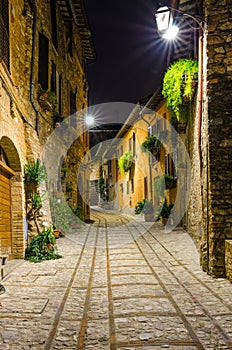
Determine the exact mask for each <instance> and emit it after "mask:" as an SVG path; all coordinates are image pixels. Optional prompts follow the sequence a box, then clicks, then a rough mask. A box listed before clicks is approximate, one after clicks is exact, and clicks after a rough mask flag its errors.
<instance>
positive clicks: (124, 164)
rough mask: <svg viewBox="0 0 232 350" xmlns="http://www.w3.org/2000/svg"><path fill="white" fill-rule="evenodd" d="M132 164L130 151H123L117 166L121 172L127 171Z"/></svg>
mask: <svg viewBox="0 0 232 350" xmlns="http://www.w3.org/2000/svg"><path fill="white" fill-rule="evenodd" d="M132 164H133V154H132V152H125V153H123V155H122V156H121V157H120V158H119V160H118V168H119V170H120V172H121V173H122V174H124V173H127V172H128V171H129V170H130V169H131V167H132Z"/></svg>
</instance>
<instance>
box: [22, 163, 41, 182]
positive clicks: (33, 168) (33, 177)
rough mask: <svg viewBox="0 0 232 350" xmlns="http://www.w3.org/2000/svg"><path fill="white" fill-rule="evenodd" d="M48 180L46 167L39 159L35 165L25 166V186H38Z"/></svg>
mask: <svg viewBox="0 0 232 350" xmlns="http://www.w3.org/2000/svg"><path fill="white" fill-rule="evenodd" d="M45 179H46V171H45V167H44V166H43V165H42V164H41V163H40V161H39V160H38V159H37V160H36V161H35V162H33V163H27V164H25V165H24V182H25V184H29V185H33V186H38V185H39V184H40V183H41V182H43V181H44V180H45Z"/></svg>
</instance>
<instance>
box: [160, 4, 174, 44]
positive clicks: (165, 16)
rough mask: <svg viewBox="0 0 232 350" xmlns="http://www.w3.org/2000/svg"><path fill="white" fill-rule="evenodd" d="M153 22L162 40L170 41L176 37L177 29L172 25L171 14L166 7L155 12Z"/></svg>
mask: <svg viewBox="0 0 232 350" xmlns="http://www.w3.org/2000/svg"><path fill="white" fill-rule="evenodd" d="M155 20H156V24H157V29H158V32H159V35H160V36H161V37H162V38H164V39H169V40H171V39H174V38H175V37H176V35H177V33H178V31H179V29H178V27H177V26H176V25H174V24H173V16H172V12H171V10H170V9H169V8H168V7H167V6H162V7H160V8H159V9H158V10H157V11H156V13H155Z"/></svg>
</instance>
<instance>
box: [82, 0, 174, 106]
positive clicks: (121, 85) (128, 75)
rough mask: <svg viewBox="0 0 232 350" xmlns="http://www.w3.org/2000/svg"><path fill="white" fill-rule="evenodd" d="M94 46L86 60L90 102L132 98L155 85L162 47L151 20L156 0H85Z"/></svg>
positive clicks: (163, 56)
mask: <svg viewBox="0 0 232 350" xmlns="http://www.w3.org/2000/svg"><path fill="white" fill-rule="evenodd" d="M84 2H85V6H86V10H87V16H88V20H89V25H90V29H91V33H92V38H93V42H94V46H95V50H96V55H97V58H96V61H95V62H91V63H88V66H87V76H88V82H89V105H90V106H93V105H96V104H99V103H105V102H130V103H137V102H138V100H139V99H141V98H143V97H144V96H147V95H150V94H152V93H154V92H155V90H156V89H157V88H158V87H159V86H160V84H161V81H162V76H163V72H164V70H165V66H166V57H167V48H165V47H164V43H163V42H162V40H160V38H159V37H158V35H157V33H156V31H155V25H154V16H153V14H154V11H155V9H156V8H157V5H156V3H157V2H156V0H147V1H145V0H117V1H112V0H97V1H96V0H85V1H84Z"/></svg>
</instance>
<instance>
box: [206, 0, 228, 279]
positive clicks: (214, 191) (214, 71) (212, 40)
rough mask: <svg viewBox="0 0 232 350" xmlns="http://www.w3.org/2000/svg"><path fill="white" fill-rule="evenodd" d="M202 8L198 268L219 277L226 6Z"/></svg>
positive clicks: (224, 224)
mask: <svg viewBox="0 0 232 350" xmlns="http://www.w3.org/2000/svg"><path fill="white" fill-rule="evenodd" d="M204 5H205V6H204V8H205V20H206V23H207V29H206V40H205V47H204V56H203V58H204V61H203V76H204V95H203V118H202V135H201V143H202V147H201V148H202V195H203V224H204V234H203V239H202V265H203V268H204V270H206V271H207V272H208V273H210V274H212V275H214V276H216V277H220V276H224V275H225V240H227V239H228V240H230V239H232V211H231V204H232V203H231V198H232V176H231V168H232V157H231V154H230V148H231V145H232V139H231V131H232V112H231V110H232V108H231V107H232V103H231V92H232V34H231V33H232V21H231V5H232V3H231V1H220V2H217V3H215V2H213V1H209V0H205V4H204ZM228 261H229V259H228Z"/></svg>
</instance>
